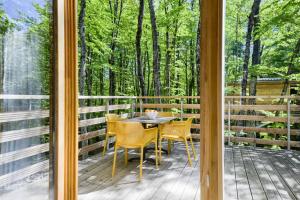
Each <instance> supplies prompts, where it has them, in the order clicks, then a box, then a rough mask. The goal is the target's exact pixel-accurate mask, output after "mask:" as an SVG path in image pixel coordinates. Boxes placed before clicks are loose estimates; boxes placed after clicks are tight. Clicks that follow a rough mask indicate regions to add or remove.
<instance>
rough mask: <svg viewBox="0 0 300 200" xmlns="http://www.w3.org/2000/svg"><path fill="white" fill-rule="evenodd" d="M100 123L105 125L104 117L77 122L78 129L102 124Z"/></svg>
mask: <svg viewBox="0 0 300 200" xmlns="http://www.w3.org/2000/svg"><path fill="white" fill-rule="evenodd" d="M102 123H105V117H99V118H92V119H85V120H80V121H79V127H80V128H81V127H85V126H92V125H96V124H102Z"/></svg>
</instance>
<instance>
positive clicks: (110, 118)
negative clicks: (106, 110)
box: [105, 114, 121, 122]
mask: <svg viewBox="0 0 300 200" xmlns="http://www.w3.org/2000/svg"><path fill="white" fill-rule="evenodd" d="M120 118H121V117H120V116H119V115H117V114H106V115H105V119H106V121H107V122H108V121H118V120H120Z"/></svg>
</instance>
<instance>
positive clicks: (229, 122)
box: [228, 100, 231, 146]
mask: <svg viewBox="0 0 300 200" xmlns="http://www.w3.org/2000/svg"><path fill="white" fill-rule="evenodd" d="M230 112H231V110H230V100H228V145H229V146H231V144H230V136H231V135H230V129H231V127H230V124H231V121H230V115H231V113H230Z"/></svg>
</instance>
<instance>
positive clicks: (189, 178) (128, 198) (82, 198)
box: [0, 143, 300, 200]
mask: <svg viewBox="0 0 300 200" xmlns="http://www.w3.org/2000/svg"><path fill="white" fill-rule="evenodd" d="M165 145H166V144H165ZM196 149H197V152H198V153H199V143H196ZM129 154H130V155H129V157H133V156H134V157H135V156H137V154H138V153H136V152H135V151H130V153H129ZM224 154H225V155H224V159H225V160H224V162H225V165H224V199H225V200H247V199H251V200H252V199H253V200H257V199H258V200H260V199H262V200H265V199H267V200H297V199H299V200H300V153H299V151H286V150H268V149H262V148H249V147H243V146H233V147H229V146H226V148H225V152H224ZM148 156H151V157H154V155H153V153H149V154H148ZM112 159H113V149H110V150H109V151H108V152H107V154H106V155H105V156H104V157H102V156H101V155H100V154H97V155H94V156H90V157H88V158H87V159H85V160H80V161H79V170H78V174H79V177H78V179H79V193H78V199H79V200H100V199H101V200H154V199H155V200H161V199H163V200H199V199H200V192H201V190H200V180H199V179H200V178H199V177H200V175H199V174H200V167H199V166H200V159H199V157H197V159H196V160H194V159H193V166H192V167H190V166H189V165H188V161H187V156H186V152H185V147H184V144H182V143H175V148H174V149H173V150H172V153H171V155H169V156H167V155H164V154H163V159H162V162H161V165H160V166H159V169H156V167H155V165H153V164H152V163H149V162H144V164H143V179H142V181H141V182H140V181H139V179H138V177H139V161H133V162H129V165H128V166H127V167H125V165H124V153H123V151H122V150H120V151H119V153H118V160H117V169H116V175H115V177H114V178H112V177H111V171H112ZM43 181H44V182H43ZM36 185H37V182H36V181H34V182H32V183H27V184H24V185H22V187H13V185H12V186H11V188H7V189H5V190H3V189H2V188H0V199H20V198H19V196H20V194H22V196H24V197H29V196H30V199H37V200H40V199H45V194H42V193H41V192H36V191H35V190H36V188H37V187H36ZM38 185H39V190H40V191H47V188H48V182H47V180H39V182H38ZM12 188H15V189H12Z"/></svg>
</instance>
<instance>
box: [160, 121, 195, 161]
mask: <svg viewBox="0 0 300 200" xmlns="http://www.w3.org/2000/svg"><path fill="white" fill-rule="evenodd" d="M192 122H193V118H188V119H187V120H186V121H173V122H171V123H168V124H163V125H161V126H160V130H159V131H160V135H159V150H160V152H159V159H160V160H161V148H162V144H161V142H162V140H163V139H167V140H172V141H183V142H184V143H185V147H186V152H187V156H188V160H189V164H190V166H191V165H192V161H191V157H190V152H189V146H188V139H189V140H190V142H191V146H192V151H193V154H194V159H196V153H195V148H194V144H193V139H192V135H191V131H190V130H191V126H192Z"/></svg>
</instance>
